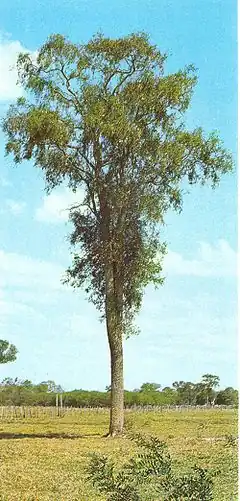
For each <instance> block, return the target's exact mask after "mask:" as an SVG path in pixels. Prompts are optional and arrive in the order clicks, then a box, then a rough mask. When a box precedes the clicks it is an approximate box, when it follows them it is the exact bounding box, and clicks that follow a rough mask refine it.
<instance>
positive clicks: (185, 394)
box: [173, 381, 196, 405]
mask: <svg viewBox="0 0 240 501" xmlns="http://www.w3.org/2000/svg"><path fill="white" fill-rule="evenodd" d="M173 388H174V389H175V390H176V391H177V395H178V403H179V404H188V405H194V404H195V402H196V385H195V384H194V383H191V381H187V382H185V381H175V382H174V383H173Z"/></svg>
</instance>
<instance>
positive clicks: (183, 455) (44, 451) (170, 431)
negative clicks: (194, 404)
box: [0, 409, 238, 501]
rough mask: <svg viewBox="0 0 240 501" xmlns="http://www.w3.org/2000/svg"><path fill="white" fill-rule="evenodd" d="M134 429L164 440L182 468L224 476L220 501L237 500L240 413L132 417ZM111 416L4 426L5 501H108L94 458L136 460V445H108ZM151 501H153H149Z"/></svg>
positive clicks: (88, 414)
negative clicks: (94, 475) (94, 472)
mask: <svg viewBox="0 0 240 501" xmlns="http://www.w3.org/2000/svg"><path fill="white" fill-rule="evenodd" d="M126 423H127V428H129V430H130V429H131V431H133V430H136V431H141V432H144V433H146V434H152V435H155V436H158V437H160V438H161V439H162V440H164V441H165V442H166V443H167V444H168V446H169V450H170V452H171V454H172V456H173V457H174V458H176V460H177V467H178V468H179V469H181V470H182V469H185V467H190V466H193V465H194V464H195V463H196V464H197V465H199V466H207V467H209V468H214V469H218V468H219V469H220V470H221V473H220V474H219V476H218V477H217V478H216V480H215V494H214V499H215V500H216V501H225V500H226V501H230V500H237V499H238V498H237V447H236V446H235V445H234V444H233V443H231V440H230V439H227V438H226V436H230V435H233V436H235V437H236V436H237V411H236V410H214V409H213V410H211V409H210V410H188V411H172V410H171V411H163V412H154V411H151V412H131V411H129V412H127V413H126ZM107 429H108V412H107V411H103V410H102V411H99V412H97V411H93V410H91V411H89V410H82V411H78V412H77V413H72V414H69V415H65V416H63V417H53V418H48V417H43V418H28V419H24V420H23V419H14V420H11V421H10V420H8V421H7V420H2V421H1V422H0V439H1V441H0V500H2V501H3V500H4V501H37V500H39V501H47V500H48V501H49V500H51V501H70V500H71V501H95V500H104V497H103V496H101V495H100V494H98V493H97V492H96V491H94V490H93V489H92V487H91V485H89V483H88V482H86V479H85V472H84V467H85V465H86V464H87V462H88V461H89V457H88V455H89V453H91V452H93V451H97V452H102V453H104V454H107V455H111V457H114V458H116V459H117V460H118V462H122V461H123V458H124V460H126V459H127V457H129V456H130V455H131V454H133V453H134V444H133V443H132V442H131V441H130V440H129V439H128V438H121V439H119V438H118V439H106V438H103V435H104V434H105V433H106V432H107ZM149 501H151V500H149Z"/></svg>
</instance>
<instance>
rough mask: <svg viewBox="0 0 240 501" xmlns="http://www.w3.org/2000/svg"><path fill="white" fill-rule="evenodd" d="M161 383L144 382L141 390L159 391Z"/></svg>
mask: <svg viewBox="0 0 240 501" xmlns="http://www.w3.org/2000/svg"><path fill="white" fill-rule="evenodd" d="M160 388H161V385H160V384H157V383H143V384H142V386H141V388H140V390H139V391H142V392H143V391H158V390H160Z"/></svg>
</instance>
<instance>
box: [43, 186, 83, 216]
mask: <svg viewBox="0 0 240 501" xmlns="http://www.w3.org/2000/svg"><path fill="white" fill-rule="evenodd" d="M83 198H84V192H83V190H78V191H77V193H73V192H72V191H70V190H68V189H65V190H64V191H61V192H58V193H51V194H50V195H48V196H44V197H43V204H42V206H41V207H39V208H38V209H37V210H36V219H37V220H38V221H42V222H44V223H62V222H66V221H68V217H69V210H68V209H69V207H71V206H72V205H75V204H81V203H82V202H83Z"/></svg>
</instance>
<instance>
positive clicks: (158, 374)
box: [0, 0, 237, 389]
mask: <svg viewBox="0 0 240 501" xmlns="http://www.w3.org/2000/svg"><path fill="white" fill-rule="evenodd" d="M236 23H237V17H236V2H233V1H232V0H225V1H224V0H198V1H197V2H193V1H192V0H179V1H175V0H172V1H171V0H161V1H159V0H149V1H147V0H130V1H129V0H128V1H127V0H119V1H117V2H116V1H113V2H112V3H111V4H110V3H109V2H108V1H107V0H92V1H91V2H87V0H68V1H67V0H55V1H53V0H38V1H37V0H35V1H34V2H32V1H28V0H21V1H20V0H8V2H1V4H0V73H1V82H0V115H1V116H2V115H4V113H5V112H6V110H7V107H8V106H9V104H10V102H12V101H13V100H14V99H16V97H17V96H18V95H19V94H20V93H21V89H20V88H18V87H16V74H15V71H14V70H11V71H10V70H9V68H12V67H13V66H14V63H15V61H16V54H17V53H18V52H19V51H21V50H25V49H27V50H28V51H36V50H37V49H38V48H39V47H40V46H41V44H42V43H44V41H45V39H46V38H47V37H48V36H49V35H50V34H52V33H56V32H58V33H63V34H65V35H67V36H68V37H69V38H71V39H72V40H73V41H75V42H85V41H87V40H88V39H89V38H91V36H92V35H93V34H94V33H96V32H97V31H102V32H103V33H104V34H105V35H107V36H112V37H118V36H123V35H126V34H128V33H130V32H133V31H143V30H144V31H147V32H148V33H149V34H150V37H151V40H152V42H153V43H155V44H157V45H158V46H159V48H160V49H161V50H162V51H163V52H165V51H167V52H168V54H169V59H168V62H167V66H166V69H167V71H176V70H178V69H179V68H181V67H183V66H185V65H186V64H191V63H193V64H194V65H195V66H196V67H197V68H198V77H199V82H198V85H197V88H196V90H195V94H194V97H193V101H192V107H191V109H190V111H189V112H188V115H187V123H188V125H189V127H191V128H193V127H196V126H199V125H201V126H203V128H204V129H205V130H206V131H211V130H213V129H214V130H218V131H219V134H220V136H221V138H222V139H223V140H224V143H225V146H226V147H227V148H229V149H230V150H231V151H232V152H233V155H234V158H236V134H237V133H236V124H237V63H236V61H237V30H236ZM0 166H1V168H0V197H1V198H0V338H2V339H8V340H10V341H11V342H13V343H14V344H16V346H17V348H18V350H19V355H18V359H17V361H16V362H14V363H11V364H7V365H2V366H1V367H0V379H3V378H4V377H6V376H11V377H15V376H18V377H21V378H29V379H32V380H33V381H34V382H39V381H42V380H45V379H53V380H55V381H56V382H57V383H59V384H61V385H62V386H63V387H64V388H65V389H71V388H80V387H81V388H86V389H87V388H89V389H93V388H95V389H104V387H105V386H106V385H107V384H109V355H108V346H107V340H106V334H105V328H104V325H102V324H100V323H99V321H98V313H97V312H96V311H95V309H94V307H93V306H92V305H91V304H89V303H88V302H87V301H86V300H85V296H84V293H82V292H81V291H78V292H73V291H72V290H70V289H66V287H63V286H62V285H61V284H60V278H61V276H62V274H63V272H64V269H65V268H66V267H67V266H68V264H69V262H70V253H69V246H68V242H67V240H66V236H67V234H68V232H69V230H70V227H69V225H68V223H67V220H66V212H65V211H64V209H65V208H66V207H67V206H68V205H69V204H70V203H71V201H72V200H73V199H74V197H73V196H72V195H71V194H70V193H69V192H67V191H66V190H64V188H61V189H59V190H57V191H56V192H53V193H52V194H51V195H50V196H49V197H46V194H45V193H44V182H43V179H42V177H41V173H40V172H39V171H37V170H36V169H34V168H33V166H32V164H31V162H30V163H24V164H22V165H20V166H19V167H18V168H16V167H14V165H13V161H12V159H11V158H7V159H6V158H5V157H4V137H3V134H2V133H0ZM236 187H237V178H236V173H234V174H232V175H228V176H226V177H225V178H224V179H222V181H221V183H220V186H219V188H218V189H217V190H215V191H212V190H211V189H210V188H209V187H204V188H202V187H195V188H192V189H191V190H189V194H188V195H186V197H185V201H184V210H183V212H182V213H181V215H177V214H172V213H171V214H169V215H168V217H167V226H166V227H165V228H164V230H163V234H162V238H163V239H166V240H167V242H168V248H169V253H168V256H167V257H166V260H165V265H164V272H165V275H166V282H165V285H164V287H162V288H161V289H159V290H158V291H155V290H153V289H152V288H151V287H149V288H148V289H147V291H146V294H145V296H144V301H143V307H142V310H141V313H140V315H139V318H138V324H139V326H140V328H141V334H140V335H139V336H138V337H135V338H132V339H130V340H128V341H127V342H126V343H125V386H126V388H128V389H131V388H136V387H139V386H140V385H141V384H142V383H143V382H145V381H155V382H158V383H160V384H161V385H163V386H165V385H169V384H171V383H172V382H173V381H175V380H179V379H181V380H188V381H190V380H191V381H197V380H199V379H200V377H201V375H202V374H204V373H206V372H210V373H213V374H214V373H215V374H218V375H219V376H220V378H221V386H229V385H236V379H237V376H236V336H237V334H236V322H237V319H236V316H237V307H236V247H237V243H236V241H237V237H236V224H237V193H236Z"/></svg>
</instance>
